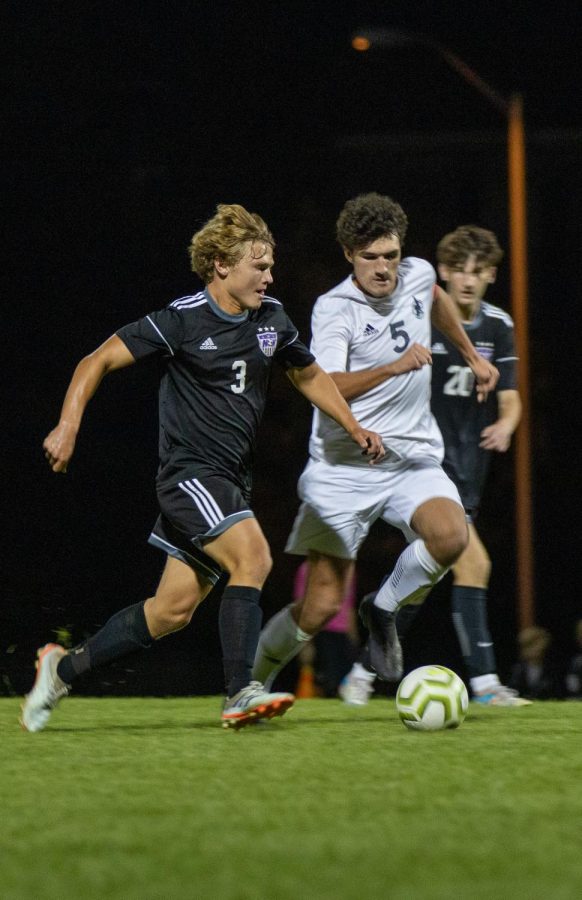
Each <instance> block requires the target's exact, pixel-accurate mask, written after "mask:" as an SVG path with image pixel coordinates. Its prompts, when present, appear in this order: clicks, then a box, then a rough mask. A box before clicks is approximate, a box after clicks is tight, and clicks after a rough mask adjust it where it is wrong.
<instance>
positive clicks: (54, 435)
mask: <svg viewBox="0 0 582 900" xmlns="http://www.w3.org/2000/svg"><path fill="white" fill-rule="evenodd" d="M76 440H77V429H76V427H75V426H74V425H71V423H70V422H64V421H61V422H59V424H58V425H57V427H56V428H53V430H52V431H51V432H50V434H48V435H47V436H46V437H45V439H44V441H43V444H42V446H43V448H44V455H45V456H46V458H47V460H48V462H49V465H50V467H51V469H52V470H53V472H62V473H63V474H64V473H65V472H66V471H67V466H68V464H69V460H70V459H71V457H72V455H73V452H74V450H75V442H76Z"/></svg>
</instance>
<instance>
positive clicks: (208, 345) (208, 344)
mask: <svg viewBox="0 0 582 900" xmlns="http://www.w3.org/2000/svg"><path fill="white" fill-rule="evenodd" d="M198 349H199V350H218V347H217V346H216V344H215V343H214V341H213V340H212V338H211V337H208V338H206V340H205V341H202V343H201V344H200V347H199V348H198Z"/></svg>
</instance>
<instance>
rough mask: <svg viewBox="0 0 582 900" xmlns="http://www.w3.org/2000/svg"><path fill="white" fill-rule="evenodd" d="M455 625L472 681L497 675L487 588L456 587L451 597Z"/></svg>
mask: <svg viewBox="0 0 582 900" xmlns="http://www.w3.org/2000/svg"><path fill="white" fill-rule="evenodd" d="M451 605H452V612H453V623H454V625H455V630H456V632H457V637H458V639H459V644H460V645H461V652H462V654H463V659H464V660H465V665H466V666H467V671H468V673H469V676H470V677H471V678H476V677H478V676H479V675H489V674H490V673H491V672H496V671H497V667H496V663H495V652H494V650H493V639H492V638H491V633H490V631H489V626H488V623H487V591H486V589H485V588H475V587H463V586H462V585H454V587H453V591H452V594H451Z"/></svg>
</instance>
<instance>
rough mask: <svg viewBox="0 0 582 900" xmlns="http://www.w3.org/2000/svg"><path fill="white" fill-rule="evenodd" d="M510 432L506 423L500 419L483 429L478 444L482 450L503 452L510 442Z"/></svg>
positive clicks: (507, 448)
mask: <svg viewBox="0 0 582 900" xmlns="http://www.w3.org/2000/svg"><path fill="white" fill-rule="evenodd" d="M511 434H512V432H511V429H510V428H509V426H508V425H507V423H506V422H504V421H503V420H501V419H500V420H499V421H497V422H494V423H493V424H492V425H488V426H487V428H484V429H483V431H482V432H481V441H480V443H479V446H480V447H482V448H483V450H497V452H498V453H505V452H506V450H509V445H510V444H511Z"/></svg>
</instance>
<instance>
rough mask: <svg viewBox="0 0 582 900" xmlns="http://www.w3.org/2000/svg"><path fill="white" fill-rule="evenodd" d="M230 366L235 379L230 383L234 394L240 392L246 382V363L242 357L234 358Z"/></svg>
mask: <svg viewBox="0 0 582 900" xmlns="http://www.w3.org/2000/svg"><path fill="white" fill-rule="evenodd" d="M232 368H233V371H234V372H235V376H234V378H235V381H234V384H231V386H230V389H231V391H232V392H233V393H234V394H242V392H243V391H244V389H245V384H246V377H247V364H246V362H245V361H244V359H236V360H235V361H234V362H233V364H232Z"/></svg>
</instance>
